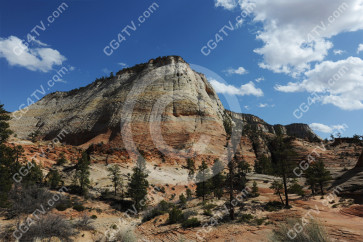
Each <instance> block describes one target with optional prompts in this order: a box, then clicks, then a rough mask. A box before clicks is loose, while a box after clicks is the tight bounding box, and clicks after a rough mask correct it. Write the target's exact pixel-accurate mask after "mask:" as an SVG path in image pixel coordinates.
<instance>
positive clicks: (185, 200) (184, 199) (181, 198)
mask: <svg viewBox="0 0 363 242" xmlns="http://www.w3.org/2000/svg"><path fill="white" fill-rule="evenodd" d="M179 201H180V205H181V206H182V207H185V205H186V204H187V199H186V197H185V196H184V193H182V194H181V195H180V196H179Z"/></svg>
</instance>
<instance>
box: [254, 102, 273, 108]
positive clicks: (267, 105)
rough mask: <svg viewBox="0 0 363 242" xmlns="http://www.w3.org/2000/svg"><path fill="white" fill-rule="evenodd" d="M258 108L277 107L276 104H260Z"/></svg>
mask: <svg viewBox="0 0 363 242" xmlns="http://www.w3.org/2000/svg"><path fill="white" fill-rule="evenodd" d="M257 107H259V108H267V107H271V108H273V107H275V104H268V103H260V104H259V105H257Z"/></svg>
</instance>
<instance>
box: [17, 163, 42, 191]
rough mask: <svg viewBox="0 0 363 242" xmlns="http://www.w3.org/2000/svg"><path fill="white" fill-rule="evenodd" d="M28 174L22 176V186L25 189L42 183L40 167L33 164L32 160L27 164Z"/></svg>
mask: <svg viewBox="0 0 363 242" xmlns="http://www.w3.org/2000/svg"><path fill="white" fill-rule="evenodd" d="M29 168H30V169H29ZM28 169H29V173H28V174H27V175H26V176H23V179H22V182H21V183H22V184H23V185H24V186H25V187H28V186H33V185H37V186H40V185H41V184H42V183H43V172H42V167H41V166H40V165H38V164H37V163H35V161H34V160H32V161H31V162H30V164H28Z"/></svg>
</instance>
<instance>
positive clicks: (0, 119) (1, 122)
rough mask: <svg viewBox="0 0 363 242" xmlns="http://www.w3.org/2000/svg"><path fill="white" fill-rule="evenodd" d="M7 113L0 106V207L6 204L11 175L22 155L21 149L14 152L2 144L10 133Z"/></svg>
mask: <svg viewBox="0 0 363 242" xmlns="http://www.w3.org/2000/svg"><path fill="white" fill-rule="evenodd" d="M8 120H10V116H9V113H8V112H7V111H5V109H4V105H3V104H0V207H5V206H7V205H8V204H7V203H8V194H9V191H10V189H11V187H12V184H13V175H14V174H15V173H16V172H18V170H19V168H20V165H19V163H18V162H17V160H19V159H18V158H19V157H20V156H21V154H22V148H21V149H20V148H19V147H18V149H16V150H14V149H12V148H10V147H9V146H6V145H5V144H4V143H5V142H6V141H7V139H8V138H9V136H10V135H11V134H12V131H11V130H10V129H9V124H8V122H7V121H8Z"/></svg>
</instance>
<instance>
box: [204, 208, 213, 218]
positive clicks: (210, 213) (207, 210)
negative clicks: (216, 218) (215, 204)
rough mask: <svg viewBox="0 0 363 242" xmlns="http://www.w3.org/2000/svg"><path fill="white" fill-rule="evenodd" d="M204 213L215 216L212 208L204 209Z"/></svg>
mask: <svg viewBox="0 0 363 242" xmlns="http://www.w3.org/2000/svg"><path fill="white" fill-rule="evenodd" d="M203 215H205V216H209V217H212V216H213V214H212V210H210V209H204V211H203Z"/></svg>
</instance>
